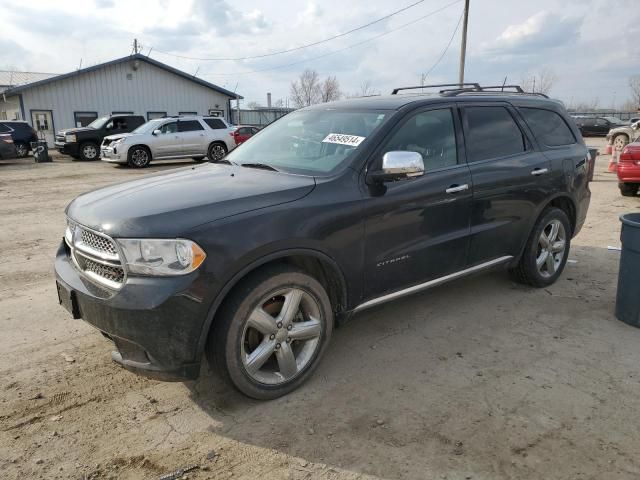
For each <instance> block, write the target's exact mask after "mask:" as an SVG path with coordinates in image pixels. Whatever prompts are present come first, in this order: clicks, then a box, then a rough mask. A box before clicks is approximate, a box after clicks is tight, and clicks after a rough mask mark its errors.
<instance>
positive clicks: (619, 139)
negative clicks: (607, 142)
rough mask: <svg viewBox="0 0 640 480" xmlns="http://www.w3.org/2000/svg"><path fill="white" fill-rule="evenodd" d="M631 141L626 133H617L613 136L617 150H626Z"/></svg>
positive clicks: (614, 146)
mask: <svg viewBox="0 0 640 480" xmlns="http://www.w3.org/2000/svg"><path fill="white" fill-rule="evenodd" d="M628 143H629V137H627V136H626V135H625V134H624V133H621V134H619V135H616V136H615V137H613V148H614V150H615V151H616V152H621V151H622V150H624V147H626V146H627V145H628Z"/></svg>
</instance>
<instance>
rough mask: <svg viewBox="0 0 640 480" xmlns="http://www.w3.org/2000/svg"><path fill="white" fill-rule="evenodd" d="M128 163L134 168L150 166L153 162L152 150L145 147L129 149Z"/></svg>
mask: <svg viewBox="0 0 640 480" xmlns="http://www.w3.org/2000/svg"><path fill="white" fill-rule="evenodd" d="M127 163H128V164H129V166H130V167H133V168H144V167H148V166H149V163H151V152H149V150H147V149H146V148H145V147H133V148H131V149H130V150H129V156H128V161H127Z"/></svg>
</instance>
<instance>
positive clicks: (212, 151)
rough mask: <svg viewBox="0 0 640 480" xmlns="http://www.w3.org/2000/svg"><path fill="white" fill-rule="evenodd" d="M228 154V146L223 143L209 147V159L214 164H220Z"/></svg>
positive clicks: (216, 143)
mask: <svg viewBox="0 0 640 480" xmlns="http://www.w3.org/2000/svg"><path fill="white" fill-rule="evenodd" d="M226 154H227V146H226V145H225V144H224V143H222V142H215V143H212V144H211V145H209V149H208V150H207V157H209V160H210V161H212V162H219V161H220V160H222V159H223V158H224V156H225V155H226Z"/></svg>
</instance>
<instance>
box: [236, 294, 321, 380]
mask: <svg viewBox="0 0 640 480" xmlns="http://www.w3.org/2000/svg"><path fill="white" fill-rule="evenodd" d="M321 312H322V311H321V309H320V305H319V304H318V302H317V301H316V300H315V299H314V298H313V297H312V296H311V295H310V294H309V293H307V292H305V291H303V290H301V289H298V288H289V289H284V290H280V291H277V292H275V293H273V294H271V295H269V296H268V297H266V298H263V299H262V300H260V302H258V304H257V306H256V307H255V308H254V309H253V310H252V312H251V314H250V315H249V317H248V318H247V321H246V324H245V327H244V332H243V334H242V337H241V341H242V345H241V353H240V354H241V356H242V364H243V366H244V369H245V371H246V373H247V374H248V375H249V376H250V377H251V378H252V379H253V380H254V381H257V382H259V383H262V384H267V385H278V384H282V383H284V382H288V381H290V380H292V379H293V378H295V377H296V376H298V375H299V374H300V373H301V372H303V371H304V370H305V368H306V367H307V366H308V365H309V364H310V363H311V361H312V360H313V358H314V356H315V354H316V352H317V350H318V348H319V346H320V336H321V333H322V330H323V322H324V319H323V318H322V313H321Z"/></svg>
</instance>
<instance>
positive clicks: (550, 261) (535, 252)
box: [511, 208, 571, 288]
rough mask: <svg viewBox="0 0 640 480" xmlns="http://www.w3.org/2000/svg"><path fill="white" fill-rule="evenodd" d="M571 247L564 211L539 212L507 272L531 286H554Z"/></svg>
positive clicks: (555, 209) (557, 209)
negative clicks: (519, 255) (517, 260)
mask: <svg viewBox="0 0 640 480" xmlns="http://www.w3.org/2000/svg"><path fill="white" fill-rule="evenodd" d="M570 244H571V223H570V222H569V218H568V217H567V214H566V213H564V211H562V210H560V209H559V208H549V209H547V210H545V211H544V212H543V214H542V215H541V216H540V218H539V219H538V221H537V222H536V225H535V226H534V228H533V231H532V232H531V235H530V236H529V239H528V240H527V244H526V246H525V248H524V252H523V253H522V258H521V259H520V262H519V263H518V266H517V267H515V268H513V269H511V274H512V275H513V277H514V278H515V280H516V281H518V282H520V283H526V284H528V285H531V286H533V287H539V288H540V287H546V286H548V285H551V284H552V283H554V282H555V281H556V280H557V279H558V277H559V276H560V274H561V273H562V270H564V266H565V264H566V263H567V257H568V255H569V247H570Z"/></svg>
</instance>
